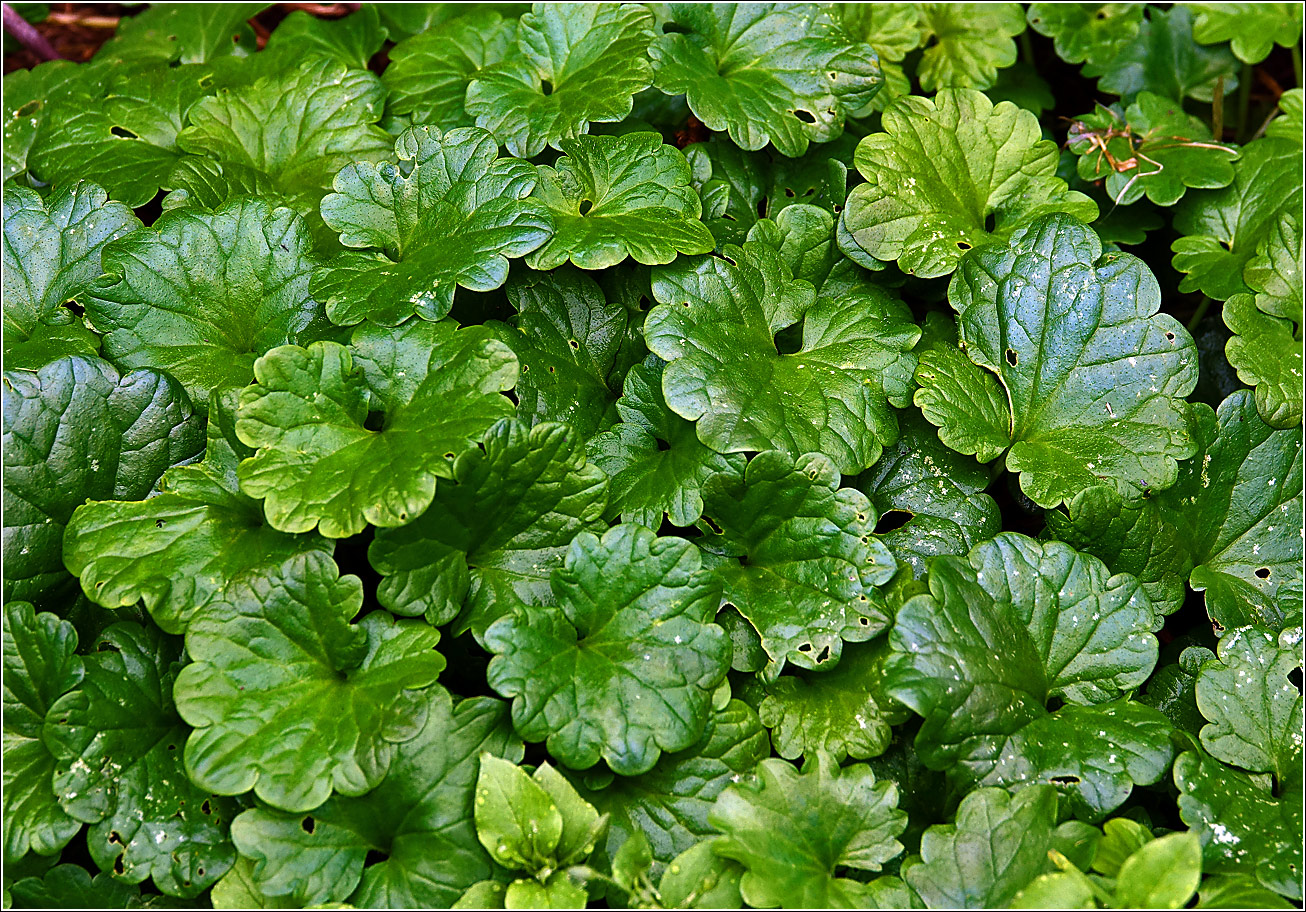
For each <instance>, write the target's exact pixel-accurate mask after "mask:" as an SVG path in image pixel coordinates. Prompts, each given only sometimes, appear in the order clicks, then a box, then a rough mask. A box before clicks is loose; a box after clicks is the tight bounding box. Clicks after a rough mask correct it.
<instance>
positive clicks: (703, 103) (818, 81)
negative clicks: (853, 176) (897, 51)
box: [649, 3, 884, 158]
mask: <svg viewBox="0 0 1306 912" xmlns="http://www.w3.org/2000/svg"><path fill="white" fill-rule="evenodd" d="M666 13H667V16H668V23H669V24H672V25H673V27H674V29H675V30H674V31H669V30H668V29H667V28H666V25H667V24H668V23H664V24H663V32H664V33H665V34H660V35H658V36H657V38H656V39H655V40H654V41H653V44H652V45H651V46H650V47H649V56H651V57H652V59H653V81H654V84H655V85H656V86H657V87H658V88H659V89H661V90H662V91H663V92H665V93H667V94H668V95H679V94H682V93H683V94H684V95H685V96H686V100H687V101H688V103H689V109H690V110H691V111H693V112H694V116H695V117H697V118H698V119H699V120H700V121H702V123H703V124H704V125H706V126H707V128H708V129H709V130H714V131H716V132H728V133H729V135H730V139H731V140H733V141H734V143H735V144H736V145H738V146H739V147H740V148H742V149H747V150H750V151H752V150H757V149H760V148H762V147H763V146H765V145H766V144H767V143H768V142H769V143H772V144H773V145H774V146H775V148H776V150H777V151H778V152H780V154H782V155H787V156H789V157H791V158H793V157H795V156H798V155H802V154H803V153H804V152H806V151H807V146H808V143H809V142H829V141H830V140H832V139H835V138H836V137H838V136H839V134H841V133H842V132H843V126H844V118H845V117H846V116H848V115H852V116H860V115H861V114H863V113H865V112H866V111H868V110H869V105H870V102H871V100H872V99H873V98H874V96H875V93H876V92H877V91H878V90H879V87H880V85H881V83H882V82H883V81H884V77H883V75H882V74H881V72H880V63H879V60H878V58H877V57H876V56H875V51H874V50H873V49H871V48H870V47H869V46H868V45H866V44H864V43H861V42H859V41H856V40H855V39H854V38H852V37H851V36H849V35H848V34H847V33H846V32H844V30H843V28H842V26H840V25H838V24H837V23H836V22H835V21H834V20H833V19H832V18H831V17H830V14H829V13H828V12H826V11H825V10H823V9H821V8H820V7H818V6H817V5H815V4H795V5H792V6H775V5H750V4H736V3H714V4H691V3H671V4H667V9H666Z"/></svg>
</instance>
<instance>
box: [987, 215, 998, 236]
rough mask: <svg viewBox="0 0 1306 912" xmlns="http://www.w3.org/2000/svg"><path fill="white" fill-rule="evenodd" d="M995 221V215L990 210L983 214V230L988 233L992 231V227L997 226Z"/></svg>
mask: <svg viewBox="0 0 1306 912" xmlns="http://www.w3.org/2000/svg"><path fill="white" fill-rule="evenodd" d="M997 223H998V220H997V217H996V216H995V215H994V214H993V213H992V212H990V213H989V214H988V215H986V216H984V230H985V231H986V232H988V233H989V234H992V233H993V229H994V228H995V227H997Z"/></svg>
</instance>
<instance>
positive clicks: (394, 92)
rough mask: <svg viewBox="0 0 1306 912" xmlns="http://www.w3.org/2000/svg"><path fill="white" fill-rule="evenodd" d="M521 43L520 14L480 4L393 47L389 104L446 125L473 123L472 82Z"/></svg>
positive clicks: (388, 79) (385, 76)
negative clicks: (507, 15)
mask: <svg viewBox="0 0 1306 912" xmlns="http://www.w3.org/2000/svg"><path fill="white" fill-rule="evenodd" d="M516 46H517V20H515V19H504V18H503V17H502V16H500V15H499V14H498V13H497V12H495V11H494V10H492V9H486V8H482V9H477V10H473V11H471V12H468V13H467V14H466V15H463V16H459V17H458V18H457V19H452V20H450V21H449V22H445V23H442V24H440V25H437V26H435V27H434V28H430V29H428V30H426V31H419V32H417V34H415V35H413V36H412V37H410V38H405V39H404V40H403V41H400V42H399V43H398V44H397V45H395V46H394V47H393V48H391V49H390V63H389V65H388V66H387V67H386V68H385V72H383V73H382V74H381V81H382V82H384V83H385V86H386V88H387V89H389V91H390V96H389V98H388V99H386V106H387V108H388V110H390V111H391V112H393V113H395V114H411V115H412V116H413V119H414V121H415V122H417V123H420V124H431V125H433V126H435V127H438V128H439V129H442V130H450V129H453V128H454V127H470V126H472V125H473V124H474V123H475V122H476V119H475V118H474V117H472V116H471V115H470V114H468V113H467V112H466V110H465V109H464V108H463V101H464V100H465V99H466V97H467V86H468V85H469V84H470V83H471V82H472V80H473V79H475V78H476V77H477V76H478V75H479V74H480V72H481V70H482V69H484V68H485V67H490V66H494V65H495V64H497V63H499V62H500V61H502V60H503V59H504V57H506V56H508V54H509V52H510V50H512V49H514V48H516Z"/></svg>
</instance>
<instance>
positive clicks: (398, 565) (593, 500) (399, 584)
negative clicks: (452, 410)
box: [368, 419, 607, 636]
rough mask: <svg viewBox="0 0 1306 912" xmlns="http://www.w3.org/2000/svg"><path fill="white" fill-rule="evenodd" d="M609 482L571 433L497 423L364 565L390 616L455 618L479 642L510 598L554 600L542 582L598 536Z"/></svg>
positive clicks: (380, 534) (383, 535)
mask: <svg viewBox="0 0 1306 912" xmlns="http://www.w3.org/2000/svg"><path fill="white" fill-rule="evenodd" d="M606 491H607V483H606V479H605V478H604V475H603V472H602V471H601V470H600V469H599V468H597V467H596V466H591V465H586V463H585V454H584V450H583V449H582V448H581V446H580V443H579V439H578V436H577V435H576V433H575V432H574V431H572V429H571V428H569V427H567V426H566V425H561V424H538V425H536V426H535V427H533V428H531V427H528V426H527V425H525V424H523V423H521V422H520V421H515V420H510V419H504V420H501V421H498V422H496V423H495V424H494V425H493V426H492V427H491V428H490V429H489V431H487V432H486V434H485V439H484V441H483V442H482V444H481V447H479V448H474V449H471V450H469V451H467V452H465V453H463V454H462V455H461V456H459V457H458V459H457V460H456V461H455V462H454V464H453V483H449V482H440V483H438V484H437V485H436V491H435V500H434V501H433V502H432V503H431V506H430V507H428V508H427V510H426V512H425V513H423V514H422V515H421V516H419V517H417V518H416V519H414V520H413V521H412V522H410V523H408V524H407V525H404V526H400V527H399V528H396V529H380V530H378V531H377V533H376V538H375V540H374V541H373V542H372V545H371V547H370V548H369V549H368V559H369V560H370V561H371V564H372V566H373V567H374V568H376V570H377V572H379V573H380V574H381V575H382V576H383V577H384V579H383V580H382V581H381V583H380V585H379V586H378V587H377V598H378V599H379V600H380V602H381V604H382V605H384V606H385V607H387V608H389V609H390V610H391V611H393V612H395V613H396V614H403V615H415V614H422V613H425V614H426V618H427V620H428V621H430V622H431V623H433V624H445V623H448V622H449V621H451V620H453V619H454V617H456V616H457V615H458V612H459V611H460V610H462V609H463V606H464V604H466V605H467V611H468V616H467V617H465V619H464V621H462V622H460V624H459V625H458V626H459V627H460V628H465V627H470V628H471V629H472V630H473V631H474V632H475V633H476V634H477V636H481V635H483V634H484V632H485V628H486V627H488V626H489V625H490V624H491V623H492V622H493V621H495V620H497V619H498V618H499V617H500V616H501V615H502V614H503V613H505V612H506V611H507V607H508V605H510V604H511V601H512V597H513V596H515V597H516V598H518V599H520V600H522V601H525V602H528V603H530V602H546V601H549V600H550V599H551V594H550V590H549V576H550V574H551V573H552V572H553V570H554V569H555V568H558V567H561V566H562V565H563V559H564V557H565V555H566V552H567V546H568V545H570V544H571V540H572V539H573V538H575V537H576V535H577V533H579V532H596V533H597V532H603V531H604V530H605V529H606V528H607V526H606V524H605V523H604V522H603V521H602V516H603V510H604V507H605V506H606V505H607V497H606Z"/></svg>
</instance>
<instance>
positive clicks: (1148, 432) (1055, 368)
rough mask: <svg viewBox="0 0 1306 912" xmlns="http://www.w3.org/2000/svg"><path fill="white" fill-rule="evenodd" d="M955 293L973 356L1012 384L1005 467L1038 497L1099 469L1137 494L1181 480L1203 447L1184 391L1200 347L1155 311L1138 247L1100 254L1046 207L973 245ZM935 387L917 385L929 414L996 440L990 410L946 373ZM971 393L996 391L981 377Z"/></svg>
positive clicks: (1074, 488)
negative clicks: (959, 391)
mask: <svg viewBox="0 0 1306 912" xmlns="http://www.w3.org/2000/svg"><path fill="white" fill-rule="evenodd" d="M948 300H949V303H951V304H952V308H953V310H955V311H956V312H957V314H958V317H959V319H958V325H959V327H960V330H961V340H962V343H963V344H964V346H965V352H966V355H967V356H968V357H969V358H970V360H971V361H972V362H974V363H975V364H976V365H977V366H979V367H981V368H983V369H985V370H987V371H990V372H992V373H993V374H996V375H997V378H998V382H999V383H1000V384H1001V385H1002V387H1003V388H1004V389H1005V391H1006V397H1007V401H1008V403H1009V406H1010V409H1011V425H1010V427H1011V439H1012V441H1013V443H1012V447H1011V449H1010V451H1009V452H1008V453H1007V458H1006V467H1007V469H1008V470H1010V471H1013V472H1020V473H1021V476H1020V486H1021V489H1022V490H1023V491H1024V492H1025V494H1026V495H1028V496H1029V497H1030V498H1031V499H1032V500H1033V501H1034V502H1035V503H1036V504H1039V505H1040V506H1043V507H1054V506H1056V505H1057V504H1059V503H1061V502H1063V501H1066V500H1069V499H1071V498H1072V497H1074V496H1075V494H1076V493H1078V492H1079V491H1081V490H1082V489H1083V488H1085V487H1089V486H1092V485H1096V484H1101V483H1103V482H1107V483H1113V484H1114V485H1115V486H1116V487H1117V488H1118V489H1119V490H1120V491H1122V492H1131V493H1132V492H1136V491H1137V490H1138V489H1139V488H1140V487H1142V488H1146V487H1149V486H1150V487H1153V488H1158V489H1159V488H1166V487H1169V486H1171V485H1173V484H1174V483H1175V480H1176V478H1177V476H1178V463H1177V461H1178V460H1180V459H1186V458H1188V457H1189V456H1191V455H1192V454H1193V453H1194V451H1195V449H1196V447H1195V444H1194V442H1193V440H1192V438H1191V436H1190V433H1189V428H1188V422H1187V420H1186V416H1185V405H1184V403H1183V399H1182V397H1184V396H1186V395H1188V393H1190V392H1191V391H1192V389H1193V387H1194V386H1195V385H1196V382H1197V355H1196V350H1195V348H1194V347H1193V343H1192V341H1191V337H1190V336H1189V335H1188V334H1187V332H1185V331H1184V328H1183V327H1182V326H1181V325H1180V324H1179V322H1178V321H1176V320H1175V319H1174V318H1173V317H1170V316H1168V315H1160V314H1158V313H1157V311H1158V310H1159V308H1160V305H1161V294H1160V289H1159V287H1158V286H1157V283H1156V279H1155V278H1154V277H1153V276H1152V274H1151V273H1150V272H1149V271H1148V270H1147V267H1146V266H1145V265H1144V264H1143V262H1142V261H1141V260H1138V259H1136V258H1135V257H1132V256H1130V255H1128V254H1122V253H1105V254H1104V253H1103V251H1102V245H1101V241H1100V240H1099V239H1098V237H1097V235H1096V234H1095V233H1094V232H1093V230H1092V229H1091V228H1088V227H1087V226H1085V225H1081V224H1080V223H1078V222H1075V221H1073V220H1072V219H1070V218H1069V217H1067V216H1050V217H1048V218H1046V219H1043V220H1040V221H1039V222H1036V223H1035V224H1034V225H1032V226H1030V227H1029V228H1026V229H1022V230H1021V231H1018V232H1017V233H1016V234H1015V235H1014V236H1013V237H1012V239H1011V243H1010V245H1009V246H1008V247H999V246H993V247H988V248H985V249H982V250H979V251H977V252H976V253H974V254H972V255H970V256H968V257H966V258H965V259H964V260H963V261H962V265H961V269H960V270H959V271H958V273H957V275H956V277H955V278H954V279H953V281H952V284H951V285H950V286H949V289H948ZM960 377H961V380H962V382H963V383H965V382H966V381H967V380H968V379H970V378H969V377H968V376H967V375H965V374H962V375H960ZM944 378H945V380H947V381H948V382H949V383H952V384H955V383H956V381H954V380H951V379H950V377H949V375H947V374H946V373H945V374H944ZM931 379H932V378H931V376H930V374H929V373H928V372H927V371H926V369H925V368H922V370H921V371H918V372H917V380H918V382H922V383H924V384H929V383H930V382H931ZM927 390H930V388H929V387H928V386H924V387H922V390H921V391H918V392H917V398H918V399H919V400H921V404H922V406H924V407H925V415H926V417H927V418H929V419H930V420H932V421H933V420H937V419H939V418H942V419H943V420H942V427H943V432H942V433H941V434H940V437H941V438H942V439H943V441H944V442H945V443H951V441H952V439H956V438H960V439H961V440H962V441H968V440H971V439H975V438H979V439H980V440H983V441H985V444H986V448H987V440H988V439H989V433H988V428H989V427H991V425H992V419H991V418H990V419H986V420H984V421H983V422H982V423H977V422H975V421H974V420H973V418H972V416H971V414H970V413H969V412H968V411H967V410H966V406H965V404H964V400H954V399H952V398H951V397H949V396H948V391H949V390H948V387H947V386H943V387H941V388H940V389H938V390H931V391H929V392H927ZM1130 390H1132V391H1133V395H1132V397H1131V396H1130V395H1129V391H1130ZM969 395H970V396H971V397H973V398H977V399H981V401H982V400H983V399H984V398H988V399H989V400H990V401H991V400H992V399H993V396H992V393H991V392H989V393H987V395H986V394H985V393H981V392H979V391H975V390H973V381H972V390H971V391H970V393H969ZM1113 400H1114V401H1113ZM958 425H960V426H962V427H963V428H964V429H963V430H957V427H958ZM972 425H977V426H976V427H974V428H972ZM989 452H991V450H989Z"/></svg>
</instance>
